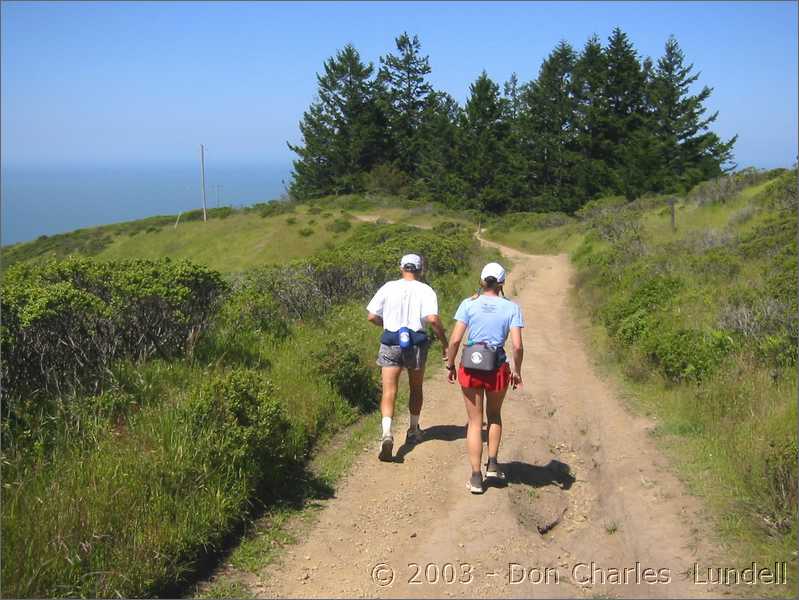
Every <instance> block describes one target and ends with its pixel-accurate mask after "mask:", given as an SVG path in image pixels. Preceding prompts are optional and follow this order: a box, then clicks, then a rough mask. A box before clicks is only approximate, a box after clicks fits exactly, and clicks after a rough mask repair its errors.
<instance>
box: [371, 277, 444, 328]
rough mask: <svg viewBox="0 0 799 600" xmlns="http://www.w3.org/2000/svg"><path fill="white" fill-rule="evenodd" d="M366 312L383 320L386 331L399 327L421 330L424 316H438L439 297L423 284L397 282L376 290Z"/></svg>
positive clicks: (409, 280)
mask: <svg viewBox="0 0 799 600" xmlns="http://www.w3.org/2000/svg"><path fill="white" fill-rule="evenodd" d="M366 310H368V311H369V312H370V313H374V314H376V315H379V316H381V317H383V327H384V328H385V329H387V330H388V331H398V330H399V328H400V327H407V328H408V329H412V330H413V331H421V329H422V328H423V323H424V321H425V319H426V317H429V316H431V315H437V314H438V298H437V297H436V293H435V292H434V291H433V288H431V287H430V286H429V285H427V284H426V283H422V282H421V281H416V280H412V279H397V280H396V281H389V282H388V283H386V284H384V285H383V287H381V288H380V289H379V290H377V293H376V294H375V295H374V298H372V300H371V301H370V302H369V304H368V305H367V306H366Z"/></svg>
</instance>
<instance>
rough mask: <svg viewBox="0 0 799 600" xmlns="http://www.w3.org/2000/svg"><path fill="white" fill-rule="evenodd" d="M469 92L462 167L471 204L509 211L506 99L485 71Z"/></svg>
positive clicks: (463, 132)
mask: <svg viewBox="0 0 799 600" xmlns="http://www.w3.org/2000/svg"><path fill="white" fill-rule="evenodd" d="M469 91H470V96H469V99H468V100H467V102H466V106H465V107H464V111H463V115H462V118H461V123H460V128H461V132H462V135H461V144H460V170H461V178H462V179H463V180H464V181H465V182H466V184H467V185H468V196H469V197H468V199H467V205H468V206H469V207H471V208H478V209H480V210H483V211H487V212H494V213H501V212H505V211H506V210H507V209H508V207H509V197H508V195H507V193H505V192H506V190H504V189H502V187H501V183H502V182H503V179H504V178H505V176H507V175H508V161H507V156H506V146H505V142H506V140H507V133H508V123H507V121H506V120H505V119H504V116H505V114H506V107H505V100H504V99H503V98H502V97H501V96H500V94H499V86H498V85H497V84H496V83H494V82H493V81H492V80H491V79H490V78H489V77H488V75H487V74H486V72H485V71H483V72H482V73H481V74H480V76H479V77H478V78H477V80H476V81H475V82H474V83H473V84H472V85H471V86H470V88H469ZM498 184H500V185H498Z"/></svg>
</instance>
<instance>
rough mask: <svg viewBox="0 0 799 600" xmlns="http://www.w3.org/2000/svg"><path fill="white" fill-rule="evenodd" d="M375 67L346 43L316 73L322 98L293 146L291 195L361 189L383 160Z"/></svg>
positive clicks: (312, 106) (381, 129) (316, 103)
mask: <svg viewBox="0 0 799 600" xmlns="http://www.w3.org/2000/svg"><path fill="white" fill-rule="evenodd" d="M373 70H374V67H373V65H372V63H368V64H364V63H363V62H362V61H361V58H360V55H359V53H358V51H357V50H356V49H355V48H354V47H353V46H352V45H351V44H348V45H346V46H345V47H344V48H343V49H342V50H340V51H338V52H337V53H336V55H335V56H334V57H331V58H329V59H328V60H326V61H325V63H324V73H323V74H321V75H319V74H317V76H316V78H317V83H318V99H317V100H316V101H315V102H314V103H313V104H312V105H311V108H310V109H309V110H308V111H307V112H306V113H305V114H304V115H303V120H302V122H301V123H300V131H301V133H302V135H303V145H302V146H293V145H291V144H289V148H291V149H292V150H293V151H294V152H295V153H297V155H298V157H299V159H298V160H297V161H295V163H294V167H295V169H294V181H293V182H292V192H293V193H294V194H295V195H297V196H298V197H301V198H303V197H311V196H319V195H323V194H327V193H340V192H352V191H356V190H358V189H360V187H361V183H360V179H361V176H362V174H363V173H364V172H365V171H368V170H369V169H371V168H372V167H373V166H374V165H375V164H377V163H378V162H379V161H380V159H381V154H382V153H383V138H382V132H383V130H384V128H385V124H384V123H383V122H382V116H381V114H380V111H379V109H378V107H377V104H376V102H375V98H374V96H375V90H374V82H373V81H371V80H370V77H371V75H372V72H373Z"/></svg>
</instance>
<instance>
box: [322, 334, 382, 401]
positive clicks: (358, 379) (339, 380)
mask: <svg viewBox="0 0 799 600" xmlns="http://www.w3.org/2000/svg"><path fill="white" fill-rule="evenodd" d="M314 362H315V363H316V364H317V368H318V370H319V372H320V373H321V374H322V375H323V376H324V377H325V378H327V380H328V381H329V382H330V385H332V386H333V388H334V389H336V390H337V391H338V393H339V394H341V396H342V397H344V398H345V399H346V400H347V402H349V403H350V404H351V405H352V406H355V407H357V408H358V409H359V410H360V411H361V412H366V411H369V410H373V409H374V408H375V407H376V406H377V403H378V400H379V394H380V388H379V386H378V384H377V380H376V378H375V374H374V373H375V371H374V369H372V368H371V367H370V366H369V365H366V364H364V363H363V361H362V360H361V357H360V356H359V355H358V353H357V352H356V351H355V350H354V349H353V348H352V347H351V345H350V344H348V343H347V340H346V339H344V340H342V339H334V340H330V341H328V342H327V344H326V345H325V346H324V349H323V350H321V351H319V352H317V353H316V355H315V356H314Z"/></svg>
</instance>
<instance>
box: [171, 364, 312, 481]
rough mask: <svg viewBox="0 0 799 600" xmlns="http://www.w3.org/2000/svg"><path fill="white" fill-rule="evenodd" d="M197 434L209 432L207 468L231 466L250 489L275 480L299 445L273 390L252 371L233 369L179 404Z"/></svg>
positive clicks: (297, 453)
mask: <svg viewBox="0 0 799 600" xmlns="http://www.w3.org/2000/svg"><path fill="white" fill-rule="evenodd" d="M182 409H183V410H184V412H185V416H184V418H185V419H186V421H187V423H189V426H190V427H191V429H193V430H194V432H195V434H196V435H197V436H201V435H202V436H208V435H209V434H210V435H211V436H212V438H213V439H212V440H210V441H211V445H212V446H213V447H215V448H217V449H218V454H217V455H216V456H217V461H215V463H212V464H207V465H206V467H207V468H210V469H218V470H221V471H230V472H232V473H234V474H235V477H236V478H242V479H245V480H246V481H247V487H248V488H249V489H250V490H251V492H254V491H255V490H256V489H257V488H258V487H259V486H260V484H261V483H262V482H264V481H272V482H275V481H278V480H279V479H280V477H281V476H282V475H284V474H285V472H286V469H287V468H289V467H290V466H291V464H292V462H294V461H297V460H298V459H299V458H300V456H301V455H302V451H303V450H304V448H302V447H297V446H296V445H293V444H292V439H291V432H290V425H289V423H288V420H287V418H286V415H285V412H284V410H283V408H282V406H281V404H280V400H279V398H278V396H277V390H275V389H274V388H273V386H272V385H271V383H270V382H269V381H266V380H263V379H262V378H261V377H260V376H259V375H258V374H257V373H256V372H255V371H247V370H238V369H237V370H233V371H231V372H230V373H228V374H226V375H222V376H220V377H218V378H215V379H213V380H211V381H210V382H209V383H207V384H205V385H203V386H201V387H199V388H198V389H196V390H195V391H194V393H193V394H192V395H191V396H190V398H189V401H188V402H187V403H185V404H183V405H182Z"/></svg>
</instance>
